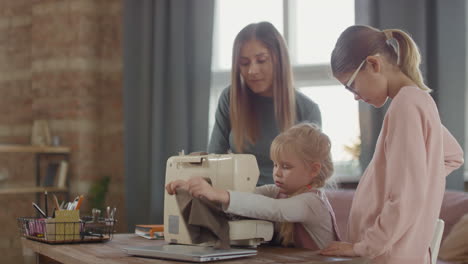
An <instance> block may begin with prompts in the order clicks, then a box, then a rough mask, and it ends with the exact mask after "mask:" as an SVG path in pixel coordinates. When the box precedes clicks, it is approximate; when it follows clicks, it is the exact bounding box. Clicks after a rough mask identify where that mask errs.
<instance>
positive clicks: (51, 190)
mask: <svg viewBox="0 0 468 264" xmlns="http://www.w3.org/2000/svg"><path fill="white" fill-rule="evenodd" d="M45 191H47V192H48V193H61V192H63V193H66V192H68V188H60V187H16V188H8V189H7V188H5V189H0V194H19V193H22V194H25V193H43V192H45Z"/></svg>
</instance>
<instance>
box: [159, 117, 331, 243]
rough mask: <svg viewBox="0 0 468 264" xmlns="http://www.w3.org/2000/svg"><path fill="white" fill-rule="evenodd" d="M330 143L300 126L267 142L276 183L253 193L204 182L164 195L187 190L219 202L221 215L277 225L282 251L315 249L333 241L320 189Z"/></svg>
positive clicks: (328, 162)
mask: <svg viewBox="0 0 468 264" xmlns="http://www.w3.org/2000/svg"><path fill="white" fill-rule="evenodd" d="M330 147H331V145H330V140H329V138H328V136H327V135H325V134H324V133H322V132H321V130H320V128H319V127H318V126H317V125H315V124H310V123H302V124H298V125H296V126H293V127H292V128H290V129H288V130H286V131H285V132H283V133H281V134H280V135H278V136H277V137H276V138H275V139H274V140H273V142H272V145H271V149H270V155H271V159H272V160H273V164H274V168H273V178H274V183H275V184H268V185H263V186H260V187H257V188H256V190H255V193H243V192H235V191H229V190H220V189H215V188H213V187H212V186H211V185H209V184H208V183H207V182H206V181H205V180H204V179H203V178H192V179H190V180H189V181H187V182H185V181H174V182H171V183H169V184H167V185H166V189H167V191H168V193H169V194H174V193H175V192H176V189H177V188H184V189H187V190H188V191H189V192H190V193H191V195H192V196H193V197H200V196H203V197H206V198H207V199H208V200H211V201H215V202H219V203H221V204H222V205H223V208H224V209H225V211H226V212H228V213H232V214H236V215H241V216H245V217H251V218H257V219H264V220H270V221H274V222H276V225H275V230H276V234H277V237H278V240H279V241H278V242H280V243H281V244H282V245H284V246H295V247H302V248H310V249H320V248H323V247H324V246H325V245H328V244H329V243H330V242H331V241H334V240H338V239H339V237H338V231H337V228H336V223H335V216H334V213H333V210H332V208H331V206H330V203H329V202H328V199H327V197H326V196H325V193H324V192H323V191H322V190H321V189H320V188H322V187H323V186H325V184H326V182H327V180H328V179H329V178H330V176H331V175H332V173H333V163H332V160H331V155H330Z"/></svg>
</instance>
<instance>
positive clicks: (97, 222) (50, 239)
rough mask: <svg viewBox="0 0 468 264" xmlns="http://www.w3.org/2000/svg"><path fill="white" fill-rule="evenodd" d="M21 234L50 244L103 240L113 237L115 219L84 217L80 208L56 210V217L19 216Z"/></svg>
mask: <svg viewBox="0 0 468 264" xmlns="http://www.w3.org/2000/svg"><path fill="white" fill-rule="evenodd" d="M17 222H18V227H19V230H20V234H21V235H22V236H23V237H25V238H28V239H32V240H37V241H41V242H45V243H49V244H67V243H84V242H101V241H109V240H111V239H112V236H113V233H114V230H115V224H116V220H115V219H109V218H102V217H100V218H99V219H94V220H93V218H92V217H88V216H85V217H82V218H81V219H80V212H79V211H78V210H61V211H55V218H47V219H46V218H37V217H19V218H18V219H17Z"/></svg>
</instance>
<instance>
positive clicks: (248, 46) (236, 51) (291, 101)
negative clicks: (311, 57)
mask: <svg viewBox="0 0 468 264" xmlns="http://www.w3.org/2000/svg"><path fill="white" fill-rule="evenodd" d="M231 82H232V83H231V86H230V87H228V88H226V89H225V90H224V91H223V92H222V94H221V97H220V99H219V103H218V109H217V110H216V120H215V125H214V128H213V131H212V134H211V140H210V143H209V146H208V152H210V153H219V154H221V153H227V152H229V151H232V152H233V153H248V154H253V155H254V156H255V157H256V158H257V162H258V166H259V169H260V177H259V180H258V183H257V185H264V184H267V183H273V182H272V179H273V177H272V168H273V163H272V161H271V160H270V158H269V149H270V145H271V142H272V141H273V139H274V138H275V137H276V136H277V135H278V134H279V133H280V132H283V131H285V130H286V129H288V128H290V127H291V126H293V125H294V124H296V123H299V122H302V121H307V122H312V123H315V124H317V125H319V126H321V123H322V120H321V115H320V110H319V108H318V106H317V104H316V103H314V102H313V101H312V100H310V99H309V98H308V97H306V96H305V95H304V94H302V93H300V92H298V91H296V90H295V89H294V87H293V76H292V69H291V64H290V62H289V55H288V51H287V48H286V43H285V41H284V39H283V37H282V36H281V35H280V33H279V32H278V30H276V28H275V27H274V26H273V25H272V24H271V23H269V22H260V23H254V24H250V25H247V26H246V27H245V28H243V29H242V30H241V31H240V32H239V34H237V36H236V39H235V40H234V48H233V56H232V73H231Z"/></svg>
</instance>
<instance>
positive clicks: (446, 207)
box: [326, 189, 468, 240]
mask: <svg viewBox="0 0 468 264" xmlns="http://www.w3.org/2000/svg"><path fill="white" fill-rule="evenodd" d="M326 193H327V197H328V199H329V200H330V204H331V205H332V207H333V210H334V211H335V215H336V222H337V224H338V228H339V229H340V235H341V238H343V239H346V238H347V237H346V234H347V225H348V217H349V212H350V209H351V204H352V201H353V197H354V190H352V189H349V190H347V189H336V190H327V192H326ZM466 213H468V193H466V192H460V191H446V192H445V194H444V199H443V201H442V208H441V210H440V218H441V219H442V220H444V222H445V227H444V234H443V236H442V240H443V239H444V238H445V237H446V236H447V234H448V233H449V232H450V230H452V227H453V225H454V224H456V223H457V222H458V221H459V220H460V218H461V217H462V216H463V215H465V214H466Z"/></svg>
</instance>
